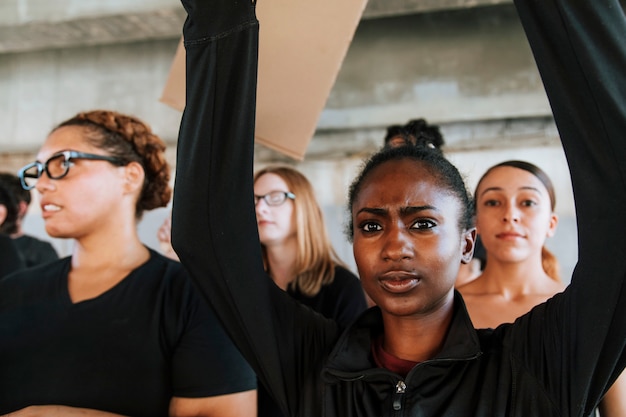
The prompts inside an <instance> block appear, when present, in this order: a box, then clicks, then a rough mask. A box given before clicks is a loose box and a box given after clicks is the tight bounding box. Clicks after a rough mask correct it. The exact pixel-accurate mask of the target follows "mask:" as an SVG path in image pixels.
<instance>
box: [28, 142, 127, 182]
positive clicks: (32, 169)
mask: <svg viewBox="0 0 626 417" xmlns="http://www.w3.org/2000/svg"><path fill="white" fill-rule="evenodd" d="M74 159H91V160H93V161H107V162H110V163H112V164H113V165H117V166H123V165H126V162H125V161H124V160H122V159H120V158H116V157H114V156H107V155H96V154H92V153H84V152H77V151H63V152H59V153H55V154H54V155H52V156H51V157H50V158H48V160H47V161H46V162H44V163H41V162H39V161H35V162H31V163H30V164H28V165H26V166H24V167H23V168H22V169H20V170H19V171H18V173H17V175H18V177H20V181H21V183H22V188H24V189H25V190H32V189H33V188H35V185H37V180H38V179H39V178H40V177H41V176H42V175H43V173H44V172H45V173H46V174H48V177H49V178H50V179H52V180H59V179H61V178H63V177H65V176H66V175H67V173H68V172H70V167H71V166H72V165H73V163H72V160H74Z"/></svg>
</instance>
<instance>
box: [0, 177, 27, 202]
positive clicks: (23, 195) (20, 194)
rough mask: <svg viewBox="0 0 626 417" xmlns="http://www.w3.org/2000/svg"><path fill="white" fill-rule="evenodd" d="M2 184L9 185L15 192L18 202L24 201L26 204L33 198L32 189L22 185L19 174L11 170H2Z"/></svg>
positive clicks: (0, 178) (0, 181) (0, 180)
mask: <svg viewBox="0 0 626 417" xmlns="http://www.w3.org/2000/svg"><path fill="white" fill-rule="evenodd" d="M0 184H2V185H3V186H5V187H7V188H8V189H9V190H10V191H11V192H12V193H13V196H14V197H15V199H16V200H17V202H18V203H20V202H22V201H23V202H25V203H26V205H29V204H30V200H31V198H32V196H31V194H30V191H29V190H25V189H24V188H23V187H22V183H21V181H20V178H19V177H18V176H17V175H15V174H12V173H10V172H0Z"/></svg>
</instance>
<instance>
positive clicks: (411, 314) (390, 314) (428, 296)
mask: <svg viewBox="0 0 626 417" xmlns="http://www.w3.org/2000/svg"><path fill="white" fill-rule="evenodd" d="M460 216H461V203H460V201H459V199H458V198H457V197H456V196H455V195H454V194H453V193H452V192H451V191H449V190H448V189H447V188H444V187H443V186H442V185H441V184H440V183H439V181H437V179H436V178H434V177H433V176H432V175H431V174H430V173H429V172H428V171H427V170H426V169H424V166H423V165H422V163H421V162H416V161H414V160H410V159H402V160H396V161H388V162H385V163H383V164H381V165H379V166H378V167H376V168H375V169H374V170H373V171H372V172H371V173H370V174H369V175H368V177H366V178H365V180H364V181H363V183H362V186H361V190H360V192H359V194H358V195H357V196H356V198H355V200H354V203H353V205H352V220H353V223H354V246H353V249H354V257H355V260H356V264H357V267H358V270H359V274H360V277H361V282H362V285H363V288H364V290H365V291H366V293H367V294H368V295H369V296H370V297H371V299H372V300H373V301H374V302H375V303H376V304H377V305H378V306H379V307H380V309H381V311H382V316H383V322H384V329H385V330H384V341H383V348H384V349H385V351H386V352H388V353H390V354H392V355H394V356H396V357H399V358H401V359H405V360H410V361H414V362H422V361H425V360H427V359H430V358H432V357H434V356H435V355H436V354H437V352H439V350H440V349H441V346H442V344H443V341H444V338H445V335H446V332H447V330H448V327H449V325H450V321H451V319H452V313H453V307H454V306H453V300H454V283H455V280H456V276H457V273H458V270H459V267H460V265H461V263H467V262H469V261H470V260H471V257H472V252H473V248H474V239H475V229H473V228H472V229H470V230H459V220H458V219H459V218H460Z"/></svg>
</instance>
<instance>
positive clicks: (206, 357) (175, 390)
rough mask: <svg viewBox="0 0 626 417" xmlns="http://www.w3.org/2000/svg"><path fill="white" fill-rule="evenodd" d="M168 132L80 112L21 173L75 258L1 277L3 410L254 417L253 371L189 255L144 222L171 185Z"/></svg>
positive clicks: (0, 388) (149, 416)
mask: <svg viewBox="0 0 626 417" xmlns="http://www.w3.org/2000/svg"><path fill="white" fill-rule="evenodd" d="M164 151H165V144H164V143H163V141H162V140H161V139H160V138H159V137H158V136H157V135H155V134H154V133H153V132H152V131H151V130H150V128H149V127H148V126H147V125H146V124H144V123H143V122H142V121H140V120H138V119H137V118H135V117H132V116H128V115H124V114H121V113H117V112H113V111H103V110H98V111H91V112H86V113H79V114H77V115H76V116H74V117H72V118H71V119H68V120H66V121H64V122H63V123H61V124H59V125H58V126H57V127H55V128H54V129H53V130H52V132H51V133H50V134H49V136H48V137H47V139H46V141H45V142H44V144H43V146H42V147H41V149H40V150H39V153H38V155H37V160H36V161H35V162H32V163H30V164H28V165H26V166H25V167H23V168H22V169H21V170H20V171H19V176H20V179H21V181H22V185H23V187H24V188H26V189H33V188H35V189H36V190H37V191H38V192H39V196H40V198H39V199H40V204H41V211H42V216H43V219H44V222H45V227H46V231H47V232H48V234H50V235H51V236H53V237H57V238H68V239H74V241H75V244H74V248H73V252H72V254H71V256H69V257H66V258H64V259H60V260H58V261H56V262H53V263H50V264H47V265H45V267H35V268H32V269H29V270H26V271H23V272H20V273H17V274H13V275H12V276H11V277H8V278H6V279H4V280H2V281H1V282H0V369H2V373H1V376H0V414H6V413H9V412H10V413H11V415H12V416H13V415H15V416H22V415H24V416H26V415H28V416H31V415H46V416H57V415H59V416H61V415H62V416H73V415H81V416H83V415H86V416H89V415H94V416H99V415H105V416H110V415H129V416H146V417H154V416H168V415H170V416H188V415H194V416H196V415H202V416H214V415H219V416H233V417H234V416H254V415H256V407H255V387H256V381H255V375H254V373H253V372H252V371H251V370H250V368H249V367H248V366H247V363H246V362H245V361H244V360H243V358H242V357H241V356H240V355H239V353H238V351H237V350H236V349H235V347H234V346H233V345H232V344H231V342H230V340H229V338H228V337H227V336H226V334H225V333H224V332H223V330H222V328H221V326H220V324H219V322H218V320H217V319H216V317H215V316H214V314H213V312H212V311H211V310H210V309H209V307H208V304H207V303H205V302H204V300H202V299H201V298H200V296H199V295H198V293H197V291H196V290H195V288H194V286H193V285H192V283H191V280H190V279H189V277H188V275H187V273H186V271H185V270H184V268H182V266H181V265H180V264H179V263H177V262H174V261H172V260H169V259H166V258H165V257H163V256H161V255H159V254H158V253H156V252H155V251H153V250H151V249H149V248H147V247H146V246H145V245H144V244H143V243H142V242H141V241H140V240H139V237H138V234H137V222H138V220H139V219H140V218H141V216H142V214H143V213H144V211H146V210H151V209H154V208H157V207H163V206H165V205H166V204H167V203H168V201H169V199H170V196H171V189H170V186H169V175H170V168H169V166H168V164H167V162H166V159H165V155H164Z"/></svg>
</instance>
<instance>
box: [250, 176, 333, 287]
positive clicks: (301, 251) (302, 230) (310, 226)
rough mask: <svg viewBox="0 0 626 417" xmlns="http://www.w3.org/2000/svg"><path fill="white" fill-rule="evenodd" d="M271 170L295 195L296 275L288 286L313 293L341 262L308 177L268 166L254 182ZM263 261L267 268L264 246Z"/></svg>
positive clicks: (326, 283) (329, 281)
mask: <svg viewBox="0 0 626 417" xmlns="http://www.w3.org/2000/svg"><path fill="white" fill-rule="evenodd" d="M270 173H271V174H275V175H278V176H279V177H280V178H282V180H283V181H285V183H286V184H287V187H288V190H289V191H290V192H292V193H293V194H295V196H296V198H295V200H293V204H294V214H293V215H294V221H295V225H296V242H297V251H296V261H295V268H294V270H295V273H296V277H295V278H294V280H293V281H291V283H290V284H289V287H290V288H292V289H295V290H298V291H300V292H301V293H302V294H304V295H307V296H309V297H312V296H315V295H317V294H318V293H319V292H320V290H321V288H322V286H324V285H328V284H330V283H332V282H333V280H334V279H335V266H336V265H341V264H342V263H341V261H340V260H339V257H338V256H337V254H336V253H335V250H334V249H333V246H332V244H331V242H330V239H329V237H328V233H327V232H326V226H325V224H324V218H323V215H322V210H321V209H320V206H319V204H318V203H317V200H316V199H315V193H314V191H313V187H312V186H311V183H310V182H309V180H307V178H306V177H305V176H304V175H302V174H301V173H300V172H298V171H297V170H296V169H294V168H291V167H288V166H270V167H266V168H264V169H262V170H260V171H258V172H257V173H256V174H255V175H254V182H255V183H256V181H257V180H258V179H259V178H260V177H261V176H263V175H265V174H270ZM263 261H264V263H265V266H266V268H269V265H268V262H267V252H266V249H265V247H263Z"/></svg>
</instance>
